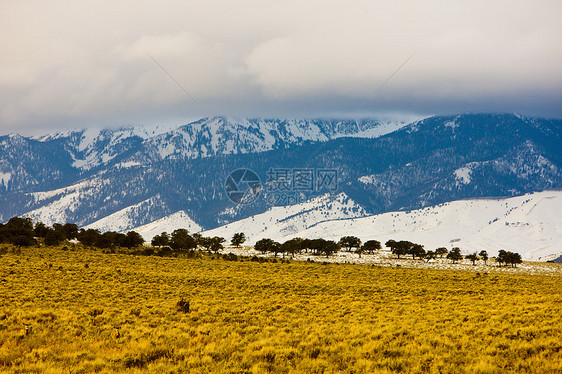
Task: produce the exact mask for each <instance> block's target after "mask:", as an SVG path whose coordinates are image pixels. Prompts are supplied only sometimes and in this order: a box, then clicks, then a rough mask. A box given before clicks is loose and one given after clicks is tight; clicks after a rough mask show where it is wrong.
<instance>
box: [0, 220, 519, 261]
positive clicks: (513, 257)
mask: <svg viewBox="0 0 562 374" xmlns="http://www.w3.org/2000/svg"><path fill="white" fill-rule="evenodd" d="M73 239H75V240H77V241H78V242H80V243H82V244H83V245H85V246H89V247H97V248H115V247H122V248H135V247H138V246H140V245H142V244H144V239H143V238H142V236H141V235H140V234H139V233H137V232H135V231H129V232H128V233H127V234H122V233H118V232H114V231H107V232H104V233H101V232H100V231H99V230H95V229H80V228H79V227H78V226H77V225H75V224H72V223H66V224H64V225H63V224H58V223H55V224H54V225H53V226H52V227H48V226H46V225H45V224H43V223H42V222H38V223H37V224H36V225H35V226H34V225H33V222H32V221H31V219H30V218H19V217H13V218H11V219H10V220H9V221H8V222H7V223H6V224H1V223H0V243H10V244H13V245H17V246H34V245H39V244H44V245H48V246H55V245H59V244H60V243H62V242H64V241H66V240H73ZM225 241H226V240H225V239H224V238H222V237H218V236H215V237H205V236H202V235H201V234H193V235H190V234H189V232H188V231H187V230H186V229H178V230H175V231H174V232H172V234H171V235H169V234H167V233H166V232H162V233H161V234H160V235H156V236H154V238H153V239H152V241H151V244H152V245H153V246H155V247H164V248H167V247H169V248H170V249H173V250H193V249H198V248H199V249H206V250H207V251H209V252H211V251H212V252H215V253H218V252H219V251H220V250H222V249H223V248H224V245H223V243H224V242H225ZM245 241H246V236H245V235H244V233H236V234H234V236H233V237H232V240H231V244H232V245H234V246H237V247H238V246H240V245H241V244H242V243H244V242H245ZM385 246H387V247H388V248H390V250H391V252H392V253H393V254H395V255H396V256H397V257H398V258H400V257H401V256H406V255H411V256H412V259H416V258H418V259H424V260H426V261H427V262H429V261H431V260H432V259H435V258H437V257H443V256H445V255H446V256H447V258H448V259H450V260H451V261H452V262H453V263H456V262H457V261H460V260H462V259H463V255H462V254H461V251H460V249H459V248H458V247H455V248H453V249H451V251H448V250H447V248H445V247H440V248H437V249H435V250H429V251H426V250H425V249H424V246H423V245H421V244H417V243H413V242H410V241H407V240H400V241H395V240H392V239H391V240H388V241H387V242H386V243H385ZM254 248H255V249H256V250H257V251H259V252H262V253H263V254H265V253H267V252H271V253H273V254H274V255H275V257H277V255H278V254H280V253H281V254H282V255H283V257H285V255H286V254H288V255H295V254H296V253H301V252H303V251H305V252H307V253H308V252H309V251H310V253H312V254H315V255H325V256H326V257H328V256H330V255H332V254H334V253H336V252H338V251H339V250H341V249H342V248H343V249H345V250H346V251H348V252H352V251H353V252H355V253H357V254H359V257H361V255H362V254H363V253H369V254H372V253H374V252H375V251H378V250H380V249H382V246H381V243H380V242H379V241H377V240H368V241H366V242H365V243H362V241H361V239H359V238H358V237H356V236H344V237H342V238H341V239H340V240H339V241H338V242H335V241H333V240H325V239H302V238H294V239H290V240H287V241H286V242H284V243H279V242H276V241H274V240H272V239H268V238H264V239H261V240H259V241H258V242H257V243H256V244H255V246H254ZM464 258H466V259H468V260H470V261H472V264H473V265H475V264H476V261H478V260H480V259H482V260H483V261H484V263H487V260H488V253H487V252H486V251H480V253H478V254H477V253H476V252H475V253H472V254H469V255H467V256H464ZM496 261H497V262H498V263H499V264H500V265H506V266H507V265H511V266H512V267H515V266H517V264H519V263H521V262H522V260H521V255H520V254H519V253H514V252H509V251H504V250H500V251H499V255H498V257H497V258H496Z"/></svg>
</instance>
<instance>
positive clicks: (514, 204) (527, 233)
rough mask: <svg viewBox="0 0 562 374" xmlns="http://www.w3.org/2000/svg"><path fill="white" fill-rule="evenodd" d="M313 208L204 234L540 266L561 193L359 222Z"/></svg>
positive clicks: (555, 243) (555, 236)
mask: <svg viewBox="0 0 562 374" xmlns="http://www.w3.org/2000/svg"><path fill="white" fill-rule="evenodd" d="M315 203H318V202H317V201H310V202H307V203H305V204H299V205H298V206H293V207H286V208H271V209H270V210H268V211H267V212H265V213H263V214H259V215H256V216H254V217H250V218H247V219H244V220H240V221H237V222H233V223H230V224H228V225H225V226H221V227H219V228H216V229H213V230H209V231H207V232H205V233H204V234H205V235H213V236H214V235H217V236H223V237H225V238H230V237H231V236H232V235H233V234H234V233H235V232H244V233H245V234H246V236H247V237H248V243H249V244H252V243H255V242H256V241H257V240H259V239H261V238H264V237H268V238H272V239H274V240H277V241H285V240H288V239H291V238H294V237H303V238H324V239H331V240H339V238H341V237H342V236H345V235H354V236H358V237H360V238H361V239H362V240H363V241H366V240H370V239H375V240H379V241H381V242H383V243H384V242H386V241H387V240H389V239H394V240H410V241H413V242H417V243H420V244H423V245H425V248H426V249H428V250H429V249H435V248H437V247H442V246H444V247H447V248H448V249H451V248H452V247H459V248H461V250H462V251H463V252H464V253H465V254H468V253H472V252H474V251H478V252H479V251H481V250H483V249H485V250H487V251H488V253H489V254H490V255H496V254H497V252H498V250H500V249H505V250H509V251H514V252H518V253H521V255H522V256H523V258H524V259H526V260H546V259H547V258H550V257H552V256H553V255H556V254H562V221H561V220H560V217H559V212H560V211H562V191H545V192H539V193H534V194H530V195H529V194H528V195H524V196H518V197H513V198H509V199H476V200H461V201H454V202H451V203H445V204H440V205H437V206H434V207H427V208H424V209H419V210H414V211H409V212H391V213H384V214H379V215H373V216H368V217H361V218H348V217H345V214H338V213H337V211H338V204H334V205H333V206H332V208H327V209H326V208H324V209H322V208H319V207H316V208H315V207H314V204H315ZM305 206H306V208H305ZM357 216H358V217H360V214H357ZM547 256H550V257H547Z"/></svg>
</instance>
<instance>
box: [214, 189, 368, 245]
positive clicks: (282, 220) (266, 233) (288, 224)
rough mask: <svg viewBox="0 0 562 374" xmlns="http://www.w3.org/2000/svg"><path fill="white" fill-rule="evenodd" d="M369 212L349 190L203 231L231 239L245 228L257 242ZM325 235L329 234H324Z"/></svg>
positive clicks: (247, 235)
mask: <svg viewBox="0 0 562 374" xmlns="http://www.w3.org/2000/svg"><path fill="white" fill-rule="evenodd" d="M366 215H367V212H366V211H365V210H364V209H363V207H361V206H360V205H358V204H357V203H355V202H354V201H353V200H351V199H350V198H349V197H348V196H347V195H346V194H344V193H340V194H338V195H336V196H331V195H329V194H326V195H322V196H319V197H316V198H313V199H311V200H309V201H306V202H304V203H301V204H296V205H291V206H285V207H272V208H269V209H268V210H267V211H266V212H264V213H261V214H258V215H255V216H252V217H249V218H246V219H242V220H239V221H236V222H233V223H230V224H227V225H224V226H221V227H218V228H216V229H212V230H208V231H205V232H203V235H205V236H222V237H224V238H227V239H230V238H231V237H232V235H234V233H237V232H243V233H245V234H246V237H247V238H248V239H249V240H248V244H253V243H255V242H256V241H257V240H259V239H261V238H275V239H279V240H281V239H282V238H284V237H290V236H298V235H297V234H298V233H300V232H303V231H304V230H306V229H308V228H310V227H311V226H313V225H315V224H317V223H318V222H323V221H327V220H328V221H331V222H334V220H341V219H349V218H352V217H364V216H366ZM323 236H325V235H323Z"/></svg>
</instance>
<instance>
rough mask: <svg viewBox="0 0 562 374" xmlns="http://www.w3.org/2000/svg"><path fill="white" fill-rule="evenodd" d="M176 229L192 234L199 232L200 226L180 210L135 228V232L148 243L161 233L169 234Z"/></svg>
mask: <svg viewBox="0 0 562 374" xmlns="http://www.w3.org/2000/svg"><path fill="white" fill-rule="evenodd" d="M177 229H187V231H189V232H190V233H192V234H193V233H196V232H199V231H201V226H199V225H198V224H197V223H196V222H195V221H193V220H192V219H191V218H190V217H189V215H188V214H187V213H186V212H185V211H183V210H180V211H178V212H175V213H173V214H170V215H169V216H166V217H164V218H160V219H159V220H156V221H154V222H151V223H148V224H146V225H143V226H140V227H137V228H135V231H136V232H138V233H139V234H141V235H142V237H143V238H144V240H146V241H148V242H150V240H152V238H153V237H154V236H155V235H158V234H161V233H162V232H163V231H165V232H167V233H168V234H171V233H172V232H173V231H174V230H177Z"/></svg>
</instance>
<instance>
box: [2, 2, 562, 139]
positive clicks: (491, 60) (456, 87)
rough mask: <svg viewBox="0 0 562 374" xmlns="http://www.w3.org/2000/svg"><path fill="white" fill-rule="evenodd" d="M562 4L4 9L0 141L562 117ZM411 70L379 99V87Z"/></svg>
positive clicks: (36, 5)
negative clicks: (63, 134) (408, 119)
mask: <svg viewBox="0 0 562 374" xmlns="http://www.w3.org/2000/svg"><path fill="white" fill-rule="evenodd" d="M560 14H562V3H561V2H560V1H557V0H556V1H546V0H541V1H522V0H510V1H503V0H502V1H490V0H488V1H481V0H476V1H471V2H457V1H444V0H441V1H439V0H430V1H424V2H419V1H405V0H394V1H372V0H371V1H347V2H342V1H316V0H311V1H306V2H302V1H299V2H297V1H284V2H269V1H246V0H241V1H237V2H227V1H189V2H184V1H168V2H165V3H162V2H153V1H119V2H114V1H106V0H99V1H80V2H76V1H50V2H38V1H37V2H35V1H4V2H2V4H1V5H0V50H1V51H2V58H1V59H0V133H8V132H16V131H17V132H23V133H26V132H27V133H31V132H35V133H37V132H38V133H42V132H46V131H50V130H51V129H53V128H68V127H82V126H91V125H98V126H118V125H122V124H130V123H152V122H166V121H178V124H179V123H182V122H185V121H186V120H188V119H192V118H197V117H201V116H204V115H205V114H204V113H203V112H202V111H201V109H200V108H199V107H198V106H197V105H196V104H195V103H193V102H192V101H191V100H190V98H189V97H188V96H187V95H186V94H185V93H184V92H183V91H182V90H181V89H180V88H179V87H178V86H177V85H176V84H175V83H174V82H173V81H172V80H171V79H170V78H169V77H168V76H167V75H166V73H165V72H163V71H162V70H161V69H160V67H159V66H158V65H156V64H155V63H154V61H153V60H152V59H151V58H150V56H149V54H150V55H151V56H153V57H154V58H155V59H156V60H157V61H158V62H159V63H160V64H161V65H162V66H164V67H165V69H166V70H167V71H168V72H169V73H170V74H171V75H172V76H173V77H174V78H175V79H176V80H177V81H178V82H180V83H181V85H182V86H184V87H185V88H186V89H187V90H188V91H189V93H190V94H192V95H193V96H194V97H196V98H197V100H198V101H199V102H201V103H202V104H203V105H204V106H205V108H207V110H208V111H209V112H211V113H212V114H217V115H218V114H225V115H234V116H283V117H312V116H330V115H340V116H346V115H351V114H376V113H379V114H380V113H404V114H412V113H419V114H433V113H452V112H467V111H486V112H490V111H492V112H506V111H516V112H521V113H524V114H531V115H538V116H546V117H562V68H561V67H562V43H561V38H562V24H561V23H560V22H559V20H558V19H557V18H558V16H559V15H560ZM412 54H414V57H413V58H412V59H411V60H410V61H409V62H408V64H407V65H406V66H405V67H404V68H403V69H402V70H401V71H400V72H399V73H398V74H396V75H395V76H394V77H393V79H392V80H391V81H390V82H389V83H388V84H387V85H385V87H384V88H383V89H382V90H380V91H379V92H378V93H377V94H376V95H375V96H374V97H373V98H372V100H366V98H369V97H370V96H371V95H372V94H373V92H374V91H375V89H376V88H377V87H379V86H380V85H381V83H382V82H384V81H385V80H386V79H387V78H388V77H389V75H390V74H392V73H393V72H394V71H395V70H396V69H397V67H399V66H400V65H401V64H402V63H403V62H404V61H405V60H406V59H407V58H408V57H409V56H411V55H412Z"/></svg>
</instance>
